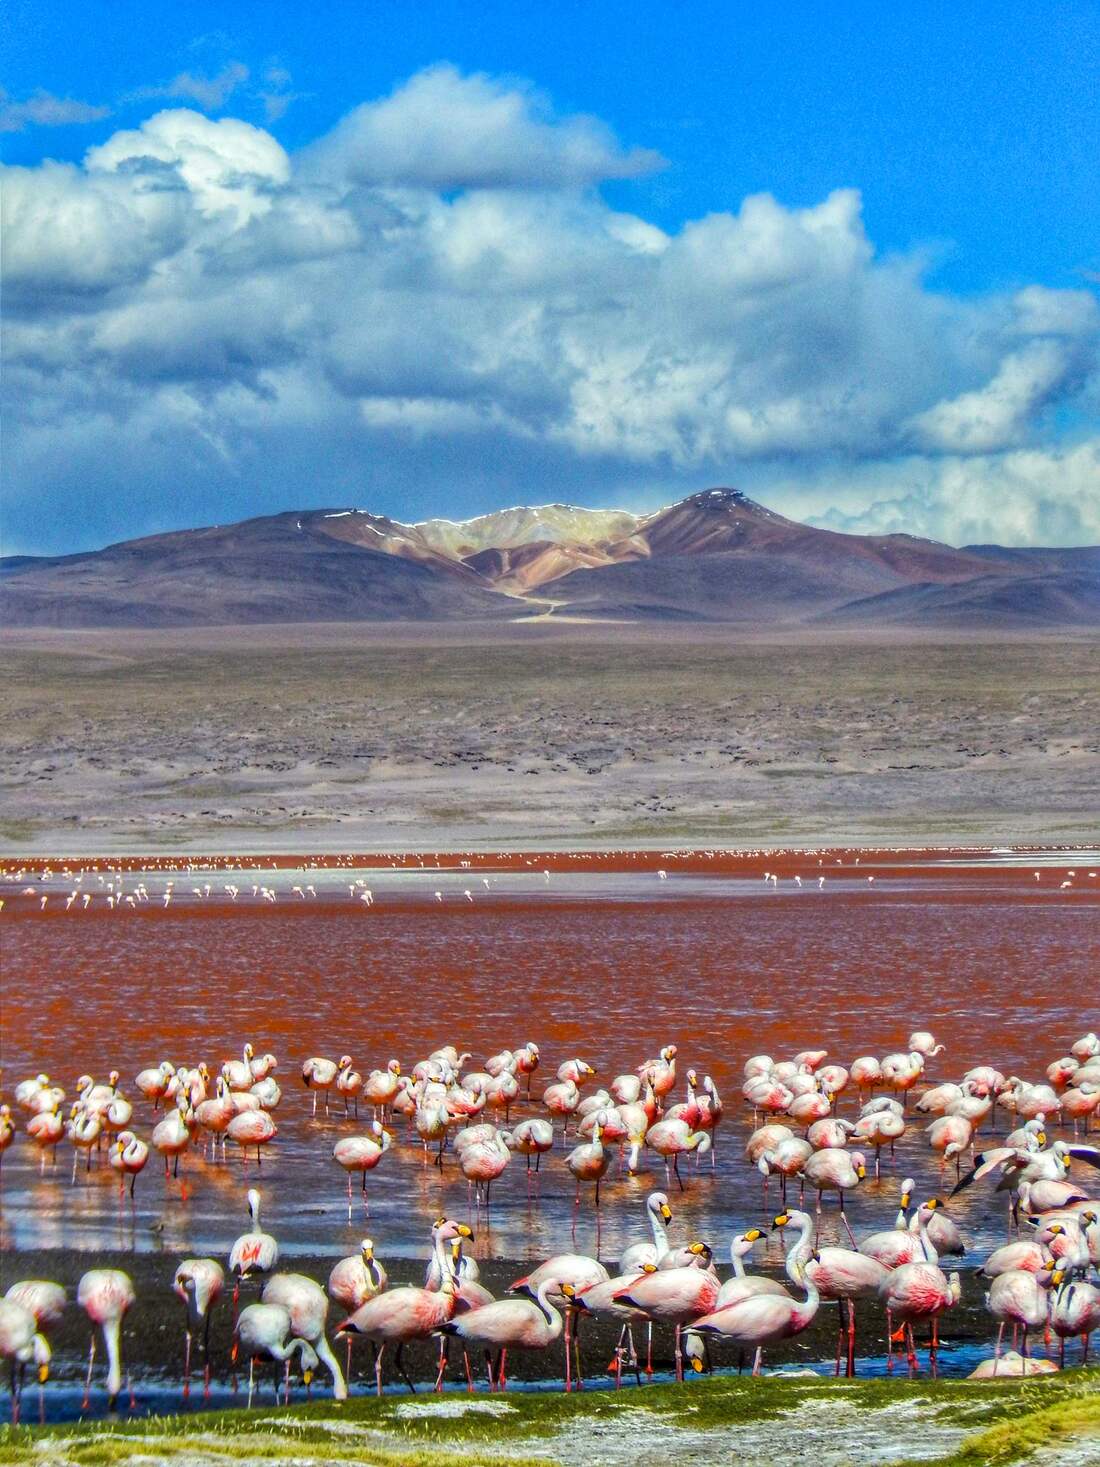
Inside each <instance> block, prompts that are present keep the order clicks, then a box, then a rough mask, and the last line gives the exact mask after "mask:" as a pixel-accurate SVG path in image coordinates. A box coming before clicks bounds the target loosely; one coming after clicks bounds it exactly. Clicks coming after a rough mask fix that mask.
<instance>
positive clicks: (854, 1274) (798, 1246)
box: [773, 1212, 890, 1376]
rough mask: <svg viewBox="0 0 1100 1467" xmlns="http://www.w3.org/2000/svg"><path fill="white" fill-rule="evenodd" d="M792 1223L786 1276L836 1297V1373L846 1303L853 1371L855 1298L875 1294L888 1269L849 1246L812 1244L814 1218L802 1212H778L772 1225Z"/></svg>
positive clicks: (826, 1296)
mask: <svg viewBox="0 0 1100 1467" xmlns="http://www.w3.org/2000/svg"><path fill="white" fill-rule="evenodd" d="M792 1225H793V1226H794V1227H796V1228H797V1229H798V1237H797V1239H796V1240H795V1242H794V1244H793V1245H792V1247H791V1248H790V1250H789V1252H788V1253H787V1277H788V1278H789V1279H790V1280H791V1281H792V1283H795V1284H801V1283H802V1281H803V1279H805V1278H808V1279H810V1280H811V1281H812V1282H813V1284H814V1287H815V1288H816V1289H817V1290H818V1292H819V1293H820V1295H821V1297H822V1298H823V1299H835V1300H836V1303H837V1308H838V1310H839V1313H840V1330H839V1332H838V1334H837V1345H836V1372H835V1373H836V1374H837V1375H839V1374H840V1352H841V1345H842V1342H843V1337H844V1334H845V1323H844V1309H843V1307H842V1306H843V1305H844V1304H847V1306H848V1309H847V1314H848V1323H847V1336H848V1365H847V1374H848V1375H849V1376H853V1375H855V1373H856V1367H855V1357H856V1306H855V1301H856V1300H857V1299H869V1298H871V1297H872V1296H877V1295H878V1292H879V1290H880V1289H881V1287H882V1285H883V1283H884V1282H885V1280H886V1278H887V1277H888V1276H889V1273H890V1270H889V1269H888V1268H887V1267H886V1266H885V1265H884V1264H882V1263H880V1262H879V1261H878V1259H876V1258H872V1257H870V1256H869V1255H868V1254H866V1253H859V1252H856V1251H853V1250H852V1249H850V1248H814V1247H813V1244H812V1243H811V1241H810V1234H811V1233H812V1232H813V1227H814V1223H813V1218H811V1217H810V1215H809V1214H808V1213H805V1212H781V1213H780V1214H779V1216H778V1217H777V1218H776V1219H775V1222H774V1224H773V1226H775V1227H777V1228H785V1227H789V1226H792Z"/></svg>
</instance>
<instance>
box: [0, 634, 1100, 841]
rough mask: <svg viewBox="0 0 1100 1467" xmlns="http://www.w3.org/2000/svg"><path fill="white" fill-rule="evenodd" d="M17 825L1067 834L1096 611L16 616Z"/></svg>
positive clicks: (349, 834) (9, 656) (573, 837)
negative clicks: (724, 621) (442, 618)
mask: <svg viewBox="0 0 1100 1467" xmlns="http://www.w3.org/2000/svg"><path fill="white" fill-rule="evenodd" d="M0 649H2V655H3V659H4V664H5V669H6V676H5V679H4V684H3V693H2V697H3V720H2V733H0V738H2V744H0V749H2V755H3V776H2V778H3V810H4V813H3V817H2V821H0V843H2V845H3V848H4V849H5V850H7V851H10V852H28V853H33V852H39V853H49V852H64V853H75V854H79V853H89V852H97V853H103V854H112V853H125V852H129V851H155V850H171V851H173V852H187V851H226V850H233V851H235V852H245V853H247V852H252V851H268V852H270V851H287V852H294V851H304V850H321V849H326V850H333V851H340V850H352V849H358V850H365V849H370V850H395V849H410V850H411V849H441V848H447V849H451V850H454V849H456V848H478V847H480V848H508V847H510V846H514V845H517V844H520V843H523V844H524V845H526V846H538V845H545V846H547V847H553V848H558V849H561V848H567V847H573V846H585V845H599V846H602V847H614V846H631V847H651V848H652V847H662V848H663V847H666V846H667V847H675V846H683V845H707V844H714V845H718V844H722V845H729V846H745V845H752V846H764V845H769V846H774V845H816V844H823V843H827V844H837V843H845V844H852V845H854V844H863V845H880V846H884V845H906V844H909V845H921V846H928V845H938V844H952V845H958V844H976V845H981V844H994V845H1005V844H1031V843H1043V844H1051V843H1052V844H1066V845H1073V844H1074V843H1082V842H1085V843H1087V842H1089V841H1092V840H1095V836H1096V831H1097V829H1098V828H1100V640H1098V639H1097V637H1096V636H1095V634H1090V633H1081V634H1077V635H1074V634H1067V633H1065V632H1064V631H1063V632H1059V633H1058V634H1057V635H1053V634H1052V635H1045V636H1044V635H1039V634H1035V635H1023V634H1016V635H1007V634H1006V635H995V634H993V633H974V634H971V635H967V634H966V633H962V632H959V633H937V634H918V633H912V632H902V631H883V632H882V633H879V634H875V633H873V632H872V633H868V632H866V631H861V632H858V633H848V632H839V631H816V630H808V629H805V628H801V629H798V630H786V631H774V632H768V631H766V630H747V631H746V630H744V629H741V628H730V627H718V626H705V625H691V626H685V625H677V624H672V625H670V624H667V623H666V624H662V625H654V626H645V625H615V624H608V623H598V624H591V623H587V624H586V623H581V622H568V621H561V620H558V619H556V618H549V619H546V620H542V621H536V622H532V621H528V622H526V623H524V624H519V625H516V624H484V625H480V626H475V627H470V626H469V625H464V626H462V627H460V628H454V629H448V628H446V627H440V626H435V627H424V626H422V625H421V626H416V625H411V624H408V625H403V624H392V623H391V624H388V625H385V626H364V625H361V624H359V625H344V624H320V625H311V626H303V625H299V626H263V627H247V628H224V629H222V628H197V629H185V630H166V631H155V632H144V631H130V630H113V631H83V630H82V631H57V630H30V629H27V630H9V631H8V632H7V633H5V634H4V637H3V642H2V644H0Z"/></svg>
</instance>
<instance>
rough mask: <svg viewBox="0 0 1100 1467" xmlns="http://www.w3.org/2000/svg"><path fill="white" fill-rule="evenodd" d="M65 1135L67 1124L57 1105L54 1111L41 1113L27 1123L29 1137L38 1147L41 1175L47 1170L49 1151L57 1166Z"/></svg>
mask: <svg viewBox="0 0 1100 1467" xmlns="http://www.w3.org/2000/svg"><path fill="white" fill-rule="evenodd" d="M64 1134H65V1122H64V1120H63V1119H62V1115H61V1110H60V1107H59V1106H58V1105H57V1104H55V1106H54V1108H53V1110H47V1111H40V1112H39V1114H38V1115H35V1116H32V1117H31V1118H30V1120H29V1121H28V1122H27V1135H28V1136H29V1137H30V1138H31V1140H32V1141H33V1142H34V1144H35V1145H36V1146H37V1147H38V1170H39V1174H41V1173H42V1172H43V1171H44V1170H45V1168H46V1152H47V1151H50V1152H52V1153H53V1157H52V1159H53V1164H54V1165H55V1166H56V1165H57V1147H58V1143H59V1142H60V1140H61V1138H62V1136H64Z"/></svg>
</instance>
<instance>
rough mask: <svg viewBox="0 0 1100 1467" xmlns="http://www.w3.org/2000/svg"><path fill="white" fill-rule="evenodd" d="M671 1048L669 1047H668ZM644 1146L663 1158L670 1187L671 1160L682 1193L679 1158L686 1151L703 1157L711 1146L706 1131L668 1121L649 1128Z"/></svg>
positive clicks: (678, 1122)
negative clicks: (694, 1129)
mask: <svg viewBox="0 0 1100 1467" xmlns="http://www.w3.org/2000/svg"><path fill="white" fill-rule="evenodd" d="M668 1047H669V1048H671V1046H668ZM645 1144H646V1145H647V1146H648V1147H650V1148H651V1149H652V1150H653V1151H656V1153H657V1154H658V1156H662V1157H664V1162H665V1183H666V1185H671V1182H672V1178H671V1176H670V1175H669V1159H670V1158H671V1160H672V1170H673V1172H674V1173H675V1174H676V1182H677V1185H678V1186H679V1188H680V1191H681V1192H682V1191H683V1190H684V1179H683V1178H682V1177H681V1175H680V1157H681V1156H682V1155H683V1154H684V1153H685V1152H688V1151H694V1152H697V1153H698V1154H699V1155H705V1153H706V1152H708V1151H709V1150H710V1148H711V1145H712V1144H713V1143H712V1141H711V1137H710V1134H709V1133H708V1132H707V1131H692V1130H691V1128H690V1127H689V1126H688V1125H687V1123H686V1122H685V1121H678V1120H669V1121H657V1122H656V1124H654V1125H652V1126H650V1128H649V1130H648V1131H647V1132H646V1134H645Z"/></svg>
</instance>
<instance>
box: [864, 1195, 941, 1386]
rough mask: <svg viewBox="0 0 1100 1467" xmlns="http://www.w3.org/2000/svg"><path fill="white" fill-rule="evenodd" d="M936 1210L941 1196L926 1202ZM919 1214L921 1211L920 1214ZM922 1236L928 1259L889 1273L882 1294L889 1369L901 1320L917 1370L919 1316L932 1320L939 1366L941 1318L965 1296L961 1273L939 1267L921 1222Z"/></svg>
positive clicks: (912, 1365)
mask: <svg viewBox="0 0 1100 1467" xmlns="http://www.w3.org/2000/svg"><path fill="white" fill-rule="evenodd" d="M925 1205H926V1206H927V1207H929V1208H931V1209H933V1210H935V1209H936V1208H938V1207H942V1206H943V1203H942V1202H941V1201H940V1200H939V1198H938V1197H934V1198H932V1200H931V1201H930V1202H928V1203H926V1204H925ZM918 1217H920V1214H919V1213H918ZM920 1238H921V1243H922V1244H923V1245H924V1253H925V1258H924V1261H923V1262H919V1263H905V1264H902V1265H901V1267H900V1268H895V1269H893V1270H892V1272H890V1273H888V1274H887V1275H886V1278H885V1279H884V1280H883V1282H882V1287H881V1288H880V1290H879V1294H880V1296H881V1298H882V1299H883V1301H884V1302H885V1304H886V1320H887V1333H888V1336H889V1344H890V1351H889V1355H888V1359H887V1368H888V1369H892V1368H893V1345H894V1341H895V1338H896V1336H895V1333H894V1323H895V1321H896V1320H900V1321H901V1330H900V1331H898V1333H899V1334H901V1335H903V1336H904V1337H905V1339H906V1340H907V1342H908V1356H909V1369H910V1371H913V1370H915V1369H916V1364H917V1356H916V1346H915V1344H914V1341H913V1324H914V1322H915V1321H916V1320H919V1319H928V1320H931V1324H932V1346H931V1357H930V1358H931V1362H932V1368H933V1370H934V1369H935V1360H936V1346H937V1343H938V1335H939V1317H940V1315H941V1314H942V1313H943V1312H944V1310H945V1309H950V1308H951V1307H952V1306H953V1305H955V1304H957V1303H958V1302H959V1298H960V1297H961V1282H960V1279H959V1275H958V1274H957V1273H953V1274H951V1275H950V1277H948V1276H947V1275H946V1274H945V1273H944V1272H943V1270H942V1269H941V1268H940V1267H939V1254H938V1253H937V1252H936V1247H935V1244H934V1243H933V1242H932V1240H931V1238H930V1237H929V1236H928V1227H927V1224H926V1223H925V1222H924V1221H923V1219H922V1220H921V1222H920Z"/></svg>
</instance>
